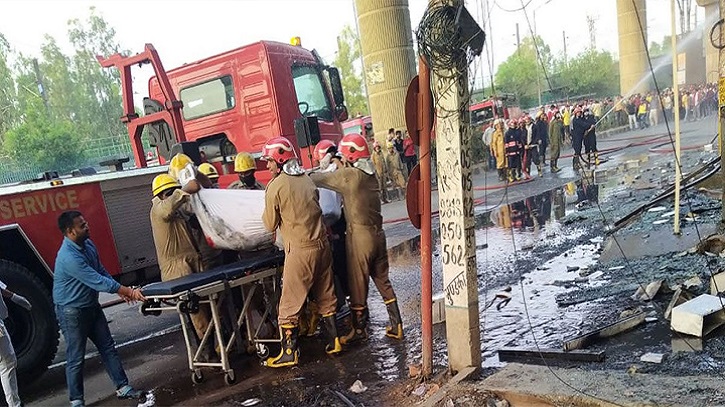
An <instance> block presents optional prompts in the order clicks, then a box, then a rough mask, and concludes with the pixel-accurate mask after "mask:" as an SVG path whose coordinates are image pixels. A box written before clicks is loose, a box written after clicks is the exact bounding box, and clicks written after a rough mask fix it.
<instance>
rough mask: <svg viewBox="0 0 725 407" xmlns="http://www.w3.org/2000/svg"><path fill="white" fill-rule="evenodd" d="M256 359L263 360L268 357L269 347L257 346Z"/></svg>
mask: <svg viewBox="0 0 725 407" xmlns="http://www.w3.org/2000/svg"><path fill="white" fill-rule="evenodd" d="M257 357H258V358H260V359H262V360H264V359H267V358H268V357H269V346H267V345H263V344H257Z"/></svg>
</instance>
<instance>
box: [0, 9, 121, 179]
mask: <svg viewBox="0 0 725 407" xmlns="http://www.w3.org/2000/svg"><path fill="white" fill-rule="evenodd" d="M68 25H69V31H68V39H69V41H70V43H71V45H72V46H73V49H74V50H73V52H72V53H70V54H67V53H64V52H63V50H61V48H60V47H59V45H58V42H57V41H56V40H55V38H53V37H51V36H46V37H45V41H44V43H43V45H42V46H41V49H40V58H38V66H39V69H38V75H39V76H40V79H41V80H42V81H43V85H44V88H45V94H46V96H47V99H48V108H47V109H46V107H45V105H44V103H43V99H42V98H41V95H40V94H39V91H38V87H37V84H36V80H37V76H36V70H35V68H34V60H33V59H32V58H28V57H27V56H24V55H19V56H18V57H17V58H16V60H17V64H16V68H15V84H16V86H17V89H18V91H17V95H16V96H17V98H16V103H15V104H16V106H17V109H18V112H19V113H18V115H19V117H21V118H22V120H23V123H22V125H20V124H18V123H16V127H15V128H14V129H13V130H11V131H10V132H8V134H11V133H12V138H13V141H12V142H10V143H9V144H8V145H6V146H5V147H4V148H3V151H4V152H5V153H6V154H9V155H11V158H14V159H15V160H16V161H18V162H23V163H28V164H29V165H32V166H38V167H41V168H55V169H64V170H65V169H68V166H69V165H71V164H74V165H76V166H81V165H89V164H90V165H97V164H98V162H99V161H101V160H102V159H103V158H106V157H108V156H112V155H119V154H123V155H127V154H128V153H129V152H130V143H129V140H128V136H127V133H126V128H125V126H124V125H123V123H121V121H120V120H119V118H120V117H121V115H122V114H123V112H122V107H121V106H122V103H121V91H120V77H119V72H118V71H117V70H115V69H104V68H102V67H101V66H100V65H99V64H98V61H97V60H96V55H111V54H113V53H116V52H121V53H127V51H124V50H122V49H121V47H120V45H119V44H118V41H116V39H115V35H116V34H115V31H114V30H113V28H112V27H110V26H109V25H108V24H107V23H106V21H105V20H104V19H103V18H102V17H101V16H99V15H97V14H96V12H95V9H94V8H91V9H90V13H89V16H88V17H87V19H85V20H79V19H74V20H71V21H69V23H68ZM1 48H2V47H0V50H1ZM1 75H2V69H1V65H0V81H2V76H1ZM3 88H4V86H3ZM71 123H72V131H69V127H68V126H71ZM76 141H80V142H81V143H82V146H83V150H82V151H83V154H79V152H80V151H81V150H77V151H76V152H75V153H74V155H75V158H73V159H71V158H70V156H69V155H67V152H68V150H66V149H64V148H62V147H60V148H55V146H57V145H59V143H60V144H63V145H68V146H72V147H73V148H76V147H78V145H76V144H75V142H76ZM21 142H22V143H26V142H27V144H28V145H32V146H33V147H34V148H41V147H42V146H46V147H42V148H41V149H42V150H44V152H43V153H40V152H37V153H35V152H33V151H32V150H28V149H27V148H25V147H23V145H21V144H20V143H21ZM49 146H53V147H52V148H51V147H49ZM53 155H56V157H55V158H53V157H52V156H53ZM84 160H85V161H84Z"/></svg>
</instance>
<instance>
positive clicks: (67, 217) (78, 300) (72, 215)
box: [53, 211, 145, 406]
mask: <svg viewBox="0 0 725 407" xmlns="http://www.w3.org/2000/svg"><path fill="white" fill-rule="evenodd" d="M58 227H59V228H60V231H61V232H62V233H63V236H64V238H63V243H62V244H61V246H60V249H59V250H58V255H57V257H56V260H55V270H54V273H53V303H54V304H55V314H56V317H57V318H58V325H59V326H60V329H61V330H62V331H63V337H64V338H65V342H66V352H65V354H66V365H65V377H66V381H67V384H68V395H69V397H70V402H71V406H84V405H85V401H84V399H83V362H84V360H85V354H86V341H87V339H89V338H90V340H91V341H93V343H94V344H95V345H96V348H97V349H98V352H99V353H100V354H101V359H102V360H103V364H104V366H105V367H106V372H108V375H109V376H110V378H111V380H112V381H113V384H114V385H115V386H116V396H117V397H118V398H119V399H128V398H138V397H140V396H141V395H142V394H143V392H141V391H139V390H135V389H134V388H133V387H131V386H130V385H129V384H128V377H126V372H125V371H124V370H123V366H122V365H121V358H120V357H119V355H118V352H117V351H116V347H115V343H114V341H113V337H112V336H111V331H110V330H109V329H108V321H106V316H105V315H104V314H103V310H102V309H101V305H100V304H99V303H98V292H99V291H103V292H107V293H117V294H118V295H119V296H120V297H121V298H123V299H124V300H126V301H143V300H145V298H144V296H143V295H142V294H141V291H140V290H139V289H132V288H130V287H126V286H123V285H121V284H119V283H118V282H116V280H114V279H113V278H112V277H111V275H110V274H109V273H108V271H106V269H105V268H104V267H103V265H102V264H101V261H100V259H99V257H98V250H97V249H96V246H95V245H94V244H93V242H92V241H91V240H90V239H89V236H90V230H89V228H88V223H87V222H86V220H85V219H84V218H83V215H82V214H81V213H80V212H78V211H68V212H63V213H62V214H61V215H60V217H59V218H58Z"/></svg>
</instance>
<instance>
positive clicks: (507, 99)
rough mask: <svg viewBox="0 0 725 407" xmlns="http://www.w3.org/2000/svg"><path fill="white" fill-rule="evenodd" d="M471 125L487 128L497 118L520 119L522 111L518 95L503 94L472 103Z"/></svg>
mask: <svg viewBox="0 0 725 407" xmlns="http://www.w3.org/2000/svg"><path fill="white" fill-rule="evenodd" d="M469 110H470V112H471V125H473V126H482V127H483V129H484V130H485V129H486V128H487V127H489V126H491V124H492V123H493V121H494V120H495V119H504V120H508V119H518V118H519V117H520V116H521V114H522V112H521V108H520V107H519V105H518V101H517V100H516V96H515V95H512V94H502V95H498V96H496V97H490V98H488V99H486V100H483V101H481V102H478V103H474V104H471V106H470V108H469Z"/></svg>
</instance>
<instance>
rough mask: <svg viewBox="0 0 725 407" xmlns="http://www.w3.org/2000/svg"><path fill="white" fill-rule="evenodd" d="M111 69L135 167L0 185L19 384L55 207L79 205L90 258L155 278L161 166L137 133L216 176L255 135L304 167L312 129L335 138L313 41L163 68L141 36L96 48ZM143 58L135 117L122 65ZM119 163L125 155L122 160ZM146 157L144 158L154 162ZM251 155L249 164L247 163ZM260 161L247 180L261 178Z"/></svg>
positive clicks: (51, 347) (47, 337) (228, 175)
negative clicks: (94, 251) (156, 189)
mask: <svg viewBox="0 0 725 407" xmlns="http://www.w3.org/2000/svg"><path fill="white" fill-rule="evenodd" d="M98 60H99V63H100V64H101V65H102V66H103V67H106V68H109V67H116V68H118V69H119V70H120V72H121V89H122V91H123V110H124V115H123V116H122V117H121V120H122V121H123V122H124V123H126V126H127V127H128V132H129V137H130V140H131V147H132V149H133V154H134V161H135V166H136V168H135V169H130V170H122V169H123V166H122V165H120V164H119V163H115V166H116V169H117V170H121V171H111V172H108V171H107V172H98V173H97V172H96V171H95V170H93V169H91V171H87V172H86V171H76V172H74V175H67V176H60V177H59V176H58V174H51V173H46V174H45V176H43V177H41V178H39V179H38V180H36V181H35V182H32V181H31V182H24V183H19V184H16V185H11V186H1V187H0V280H2V281H3V282H5V283H6V284H7V285H8V288H9V289H10V290H12V291H15V292H17V293H19V294H20V295H23V296H25V297H27V298H28V299H29V300H30V302H31V303H32V305H33V310H32V312H27V311H25V310H24V309H21V308H19V307H18V306H16V305H15V304H12V303H8V308H9V313H10V317H9V319H8V320H7V321H6V324H7V327H8V330H9V331H10V336H11V338H12V340H13V345H14V347H15V351H16V354H17V357H18V373H19V375H20V377H21V379H20V382H21V383H29V382H30V381H32V380H34V379H36V378H38V377H39V376H40V375H41V374H42V373H43V372H44V371H45V370H46V369H47V367H48V366H49V365H50V363H51V361H52V360H53V358H54V357H55V354H56V351H57V348H58V340H59V332H58V325H57V322H56V319H55V314H54V309H53V302H52V298H51V288H52V282H53V266H54V263H55V256H56V253H57V250H58V248H59V247H60V244H61V242H62V239H63V237H62V235H61V233H60V231H59V230H58V227H57V218H58V215H59V214H60V213H62V212H63V211H65V210H78V211H80V212H82V213H83V215H84V216H85V218H86V219H87V220H88V222H89V224H90V227H91V236H92V239H93V240H94V242H95V244H96V246H97V247H98V248H99V254H100V258H101V262H102V263H103V264H104V266H105V267H106V269H107V270H108V271H109V273H110V274H111V275H113V276H114V278H115V279H117V280H119V281H121V282H122V283H125V284H129V283H131V282H136V283H139V282H148V281H153V280H155V279H157V278H158V277H159V269H158V263H157V259H156V250H155V247H154V243H153V239H152V236H151V222H150V219H149V212H150V210H151V198H152V197H151V187H150V186H151V181H152V180H153V178H154V177H155V176H156V175H158V174H160V173H162V172H165V171H166V167H164V166H158V165H157V166H153V167H148V168H146V167H147V165H148V162H147V154H146V151H145V150H144V143H143V141H142V134H143V130H144V127H148V130H149V131H148V134H149V139H150V140H149V141H150V144H151V145H152V146H153V147H155V149H156V153H157V154H152V156H151V158H154V156H156V157H158V162H159V163H161V164H164V163H165V162H167V161H168V160H169V159H170V158H171V156H172V155H173V154H174V153H176V152H184V153H187V154H188V155H190V156H191V157H192V159H195V161H197V164H199V163H200V162H202V161H206V162H209V163H212V164H213V165H215V166H216V167H217V169H218V170H219V172H220V174H223V175H222V178H221V179H220V183H221V184H222V186H224V185H226V184H228V183H230V182H231V181H232V180H233V179H234V178H235V177H236V175H234V174H233V161H234V156H235V155H236V153H237V152H240V151H247V152H250V153H252V154H253V155H254V154H256V155H257V156H258V155H259V152H260V151H261V149H262V146H263V145H264V144H265V142H266V141H267V140H268V139H270V138H272V137H277V136H284V137H287V138H289V139H290V141H291V142H292V144H293V145H294V146H295V148H297V150H298V151H297V152H298V154H299V156H300V158H301V159H302V163H303V165H305V166H308V167H309V166H310V164H311V146H312V145H314V144H316V143H317V142H318V141H319V140H320V139H321V138H324V139H330V140H332V141H334V142H337V141H338V140H339V139H340V137H341V136H342V127H341V124H340V123H341V121H344V120H346V119H347V109H346V107H345V105H344V99H343V93H342V86H341V83H340V77H339V73H338V71H337V69H335V68H333V67H329V66H326V65H325V64H324V63H323V62H322V60H321V58H320V57H319V56H318V55H317V53H316V52H315V51H309V50H306V49H304V48H302V47H300V46H298V45H297V46H296V45H288V44H283V43H277V42H268V41H261V42H257V43H255V44H251V45H248V46H245V47H241V48H237V49H235V50H232V51H229V52H225V53H222V54H220V55H216V56H213V57H210V58H207V59H203V60H201V61H197V62H194V63H190V64H186V65H184V66H182V67H180V68H177V69H174V70H172V71H169V72H168V73H167V72H166V71H165V70H164V68H163V65H162V64H161V60H160V59H159V57H158V54H157V52H156V50H155V49H154V48H153V46H152V45H150V44H147V45H146V48H145V50H144V52H142V53H140V54H137V55H133V56H122V55H119V54H115V55H112V56H110V57H108V58H102V57H98ZM141 64H151V65H152V67H153V69H154V71H155V74H156V76H155V77H153V78H152V79H151V80H150V81H149V84H148V86H149V97H148V98H145V99H144V115H143V116H140V115H139V114H138V113H137V112H136V109H135V105H134V100H133V94H134V92H133V83H132V82H133V76H132V75H131V68H132V67H135V66H138V65H141ZM126 161H127V159H126ZM154 161H155V160H154ZM261 166H262V164H261V163H259V162H258V167H260V168H261ZM265 176H267V177H268V172H267V171H261V172H260V173H259V177H258V179H260V180H261V181H265Z"/></svg>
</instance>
